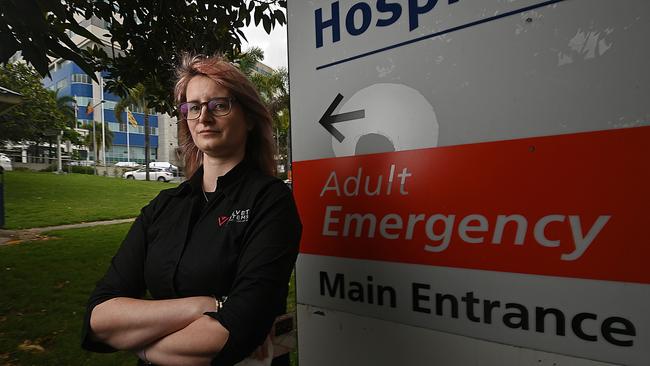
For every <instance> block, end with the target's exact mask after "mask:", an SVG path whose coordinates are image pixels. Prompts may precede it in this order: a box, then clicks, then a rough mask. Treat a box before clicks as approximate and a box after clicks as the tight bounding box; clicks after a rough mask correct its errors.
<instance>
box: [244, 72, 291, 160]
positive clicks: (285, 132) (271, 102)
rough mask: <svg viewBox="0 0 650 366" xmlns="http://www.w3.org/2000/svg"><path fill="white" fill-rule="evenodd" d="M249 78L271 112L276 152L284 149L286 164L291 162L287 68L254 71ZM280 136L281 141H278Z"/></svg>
mask: <svg viewBox="0 0 650 366" xmlns="http://www.w3.org/2000/svg"><path fill="white" fill-rule="evenodd" d="M250 79H251V81H252V82H253V84H254V85H255V86H256V87H257V90H258V92H259V93H260V96H261V97H262V100H263V101H264V103H265V104H266V106H267V107H268V108H269V111H270V112H271V116H272V117H273V123H274V125H275V135H276V144H277V145H278V146H277V147H278V153H281V152H282V151H283V150H285V151H286V153H287V164H288V163H290V162H291V144H290V143H289V141H290V128H289V120H290V118H289V74H288V72H287V69H286V68H280V69H278V70H274V71H273V72H272V73H271V74H262V73H255V74H253V75H251V76H250ZM281 137H282V140H283V141H282V142H281V141H280V139H281ZM283 147H284V149H283Z"/></svg>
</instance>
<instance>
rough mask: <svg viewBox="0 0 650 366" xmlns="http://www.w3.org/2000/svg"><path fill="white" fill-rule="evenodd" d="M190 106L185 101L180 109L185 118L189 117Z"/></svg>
mask: <svg viewBox="0 0 650 366" xmlns="http://www.w3.org/2000/svg"><path fill="white" fill-rule="evenodd" d="M188 108H189V107H188V106H187V103H183V104H181V108H180V110H181V115H182V116H183V117H184V118H187V109H188Z"/></svg>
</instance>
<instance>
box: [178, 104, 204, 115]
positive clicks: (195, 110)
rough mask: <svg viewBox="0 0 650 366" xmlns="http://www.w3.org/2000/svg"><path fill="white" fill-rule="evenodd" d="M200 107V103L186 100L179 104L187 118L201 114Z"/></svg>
mask: <svg viewBox="0 0 650 366" xmlns="http://www.w3.org/2000/svg"><path fill="white" fill-rule="evenodd" d="M201 108H202V105H201V103H194V102H187V103H183V104H182V105H181V113H183V115H184V116H185V118H187V119H197V118H199V117H200V116H201ZM183 110H185V111H183Z"/></svg>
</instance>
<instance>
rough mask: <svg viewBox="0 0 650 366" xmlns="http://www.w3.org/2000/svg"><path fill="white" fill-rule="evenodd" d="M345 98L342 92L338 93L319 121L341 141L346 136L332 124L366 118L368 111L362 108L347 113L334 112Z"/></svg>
mask: <svg viewBox="0 0 650 366" xmlns="http://www.w3.org/2000/svg"><path fill="white" fill-rule="evenodd" d="M342 100H343V96H342V95H341V93H339V94H337V95H336V98H334V101H333V102H332V104H330V106H329V107H328V108H327V110H326V111H325V114H323V117H321V118H320V120H319V121H318V123H320V124H321V126H323V127H325V129H326V130H327V132H329V133H330V134H332V136H334V137H336V139H337V140H339V142H343V139H345V136H343V134H341V132H339V130H337V129H336V128H334V126H332V124H334V123H339V122H345V121H351V120H353V119H360V118H364V117H365V116H366V111H365V110H363V109H361V110H358V111H352V112H346V113H341V114H334V115H333V114H332V113H333V112H334V110H335V109H336V107H338V106H339V103H341V101H342Z"/></svg>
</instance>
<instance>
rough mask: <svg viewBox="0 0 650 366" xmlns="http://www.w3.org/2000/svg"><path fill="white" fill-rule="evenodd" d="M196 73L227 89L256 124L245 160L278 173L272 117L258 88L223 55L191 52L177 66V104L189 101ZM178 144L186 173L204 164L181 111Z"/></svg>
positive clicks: (249, 139)
mask: <svg viewBox="0 0 650 366" xmlns="http://www.w3.org/2000/svg"><path fill="white" fill-rule="evenodd" d="M197 75H203V76H206V77H208V78H210V79H212V80H214V81H215V82H217V83H218V84H219V85H221V86H222V87H224V88H226V89H228V90H229V91H230V93H231V94H232V96H233V97H235V99H236V100H237V102H238V103H239V105H240V106H241V107H242V109H243V111H244V115H245V118H246V122H247V124H248V125H249V126H253V127H252V129H251V130H250V131H249V132H248V137H247V139H246V155H245V157H244V159H245V160H247V161H249V162H251V163H252V164H253V165H255V166H256V167H257V168H258V169H260V170H261V171H263V172H264V173H266V174H268V175H275V173H276V163H275V160H274V156H275V145H274V142H273V122H272V121H273V120H272V118H271V114H270V112H269V110H268V109H267V108H266V105H264V103H263V102H262V99H261V98H260V96H259V93H258V92H257V89H255V87H254V86H253V84H252V83H251V82H250V80H248V78H246V76H245V75H244V74H243V73H242V72H241V71H239V69H237V68H236V67H235V66H233V65H232V64H231V63H230V62H228V61H227V60H226V59H224V58H223V57H221V56H219V55H216V56H211V57H208V56H204V55H190V54H184V55H183V56H182V60H181V64H180V65H179V66H178V68H177V69H176V76H177V78H178V81H177V82H176V87H175V88H174V100H175V102H176V104H177V105H180V104H181V103H183V102H185V101H186V92H187V84H188V83H189V82H190V80H191V79H192V78H193V77H194V76H197ZM178 120H179V136H178V139H179V145H180V150H181V153H182V155H183V160H184V161H185V176H186V177H188V178H189V177H191V176H192V175H193V174H194V173H195V172H196V170H197V169H198V167H199V166H200V165H201V164H202V163H203V153H202V152H201V151H200V150H199V148H198V147H197V146H196V145H195V144H194V140H192V135H191V134H190V129H189V127H188V125H187V120H185V119H184V118H183V116H182V115H180V114H179V117H178Z"/></svg>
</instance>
